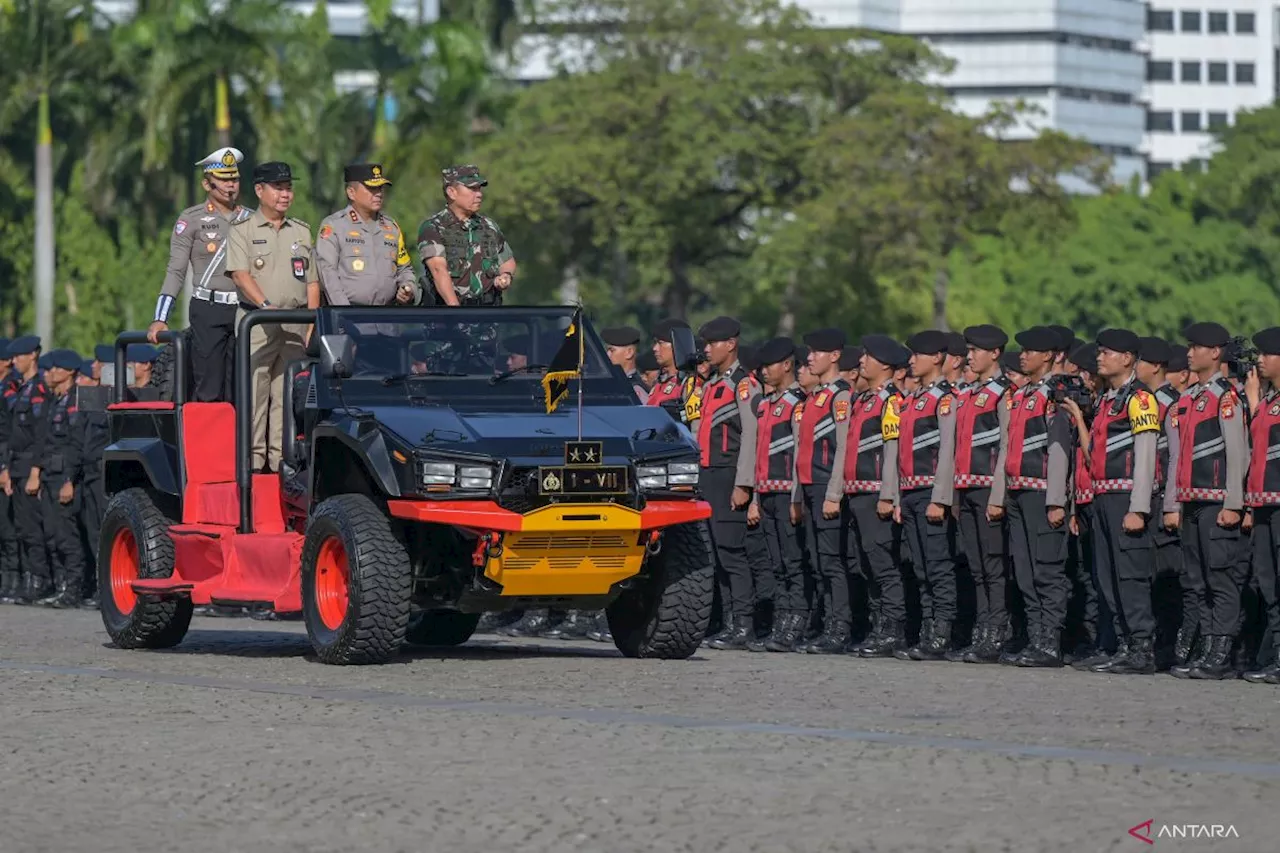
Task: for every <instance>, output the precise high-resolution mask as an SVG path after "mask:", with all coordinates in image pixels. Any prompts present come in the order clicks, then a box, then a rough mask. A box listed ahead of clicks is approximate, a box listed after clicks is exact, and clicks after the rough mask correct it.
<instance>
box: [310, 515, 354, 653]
mask: <svg viewBox="0 0 1280 853" xmlns="http://www.w3.org/2000/svg"><path fill="white" fill-rule="evenodd" d="M350 584H351V570H350V569H349V568H348V567H347V549H346V548H345V547H344V546H343V544H342V540H341V539H339V538H338V537H337V536H330V537H329V538H328V539H326V540H324V543H323V544H321V546H320V553H319V554H318V555H317V556H316V611H317V612H318V613H319V614H320V621H321V622H322V623H324V626H325V627H326V628H328V629H329V630H330V631H336V630H338V629H339V628H341V627H342V623H343V621H344V620H345V619H346V618H347V606H348V604H349V603H350V601H351V593H350Z"/></svg>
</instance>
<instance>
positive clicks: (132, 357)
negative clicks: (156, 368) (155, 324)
mask: <svg viewBox="0 0 1280 853" xmlns="http://www.w3.org/2000/svg"><path fill="white" fill-rule="evenodd" d="M159 355H160V353H159V352H157V350H156V348H155V347H153V346H152V345H151V344H129V346H128V347H127V348H126V349H125V352H124V359H125V361H127V362H130V363H135V362H137V363H141V364H150V363H151V362H153V361H155V360H156V358H157V357H158V356H159Z"/></svg>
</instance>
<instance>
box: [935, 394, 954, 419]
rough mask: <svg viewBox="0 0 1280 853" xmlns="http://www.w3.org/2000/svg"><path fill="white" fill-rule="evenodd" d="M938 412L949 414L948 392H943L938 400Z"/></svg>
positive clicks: (949, 396)
mask: <svg viewBox="0 0 1280 853" xmlns="http://www.w3.org/2000/svg"><path fill="white" fill-rule="evenodd" d="M938 414H940V415H949V414H951V395H950V394H943V395H942V399H941V400H939V401H938Z"/></svg>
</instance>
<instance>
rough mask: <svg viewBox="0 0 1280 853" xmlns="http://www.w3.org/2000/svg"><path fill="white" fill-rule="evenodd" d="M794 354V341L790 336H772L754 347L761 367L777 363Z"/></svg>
mask: <svg viewBox="0 0 1280 853" xmlns="http://www.w3.org/2000/svg"><path fill="white" fill-rule="evenodd" d="M795 354H796V342H795V341H793V340H791V338H773V339H771V340H768V341H765V342H764V343H763V344H761V345H760V346H759V347H758V348H757V349H756V359H757V360H758V361H759V362H760V366H761V367H767V366H769V365H770V364H777V363H779V362H782V361H786V360H787V359H789V358H794V357H795Z"/></svg>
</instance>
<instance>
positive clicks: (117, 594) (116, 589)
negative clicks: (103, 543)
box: [111, 527, 138, 616]
mask: <svg viewBox="0 0 1280 853" xmlns="http://www.w3.org/2000/svg"><path fill="white" fill-rule="evenodd" d="M137 579H138V542H137V540H136V539H134V538H133V531H132V530H130V529H129V528H127V527H122V528H120V530H119V531H117V533H116V538H115V539H113V540H112V541H111V600H112V601H114V602H115V605H116V610H118V611H120V613H121V614H123V615H125V616H128V615H129V614H130V613H132V612H133V608H134V606H135V605H136V604H137V603H138V596H137V594H136V593H134V591H133V582H134V581H136V580H137Z"/></svg>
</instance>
